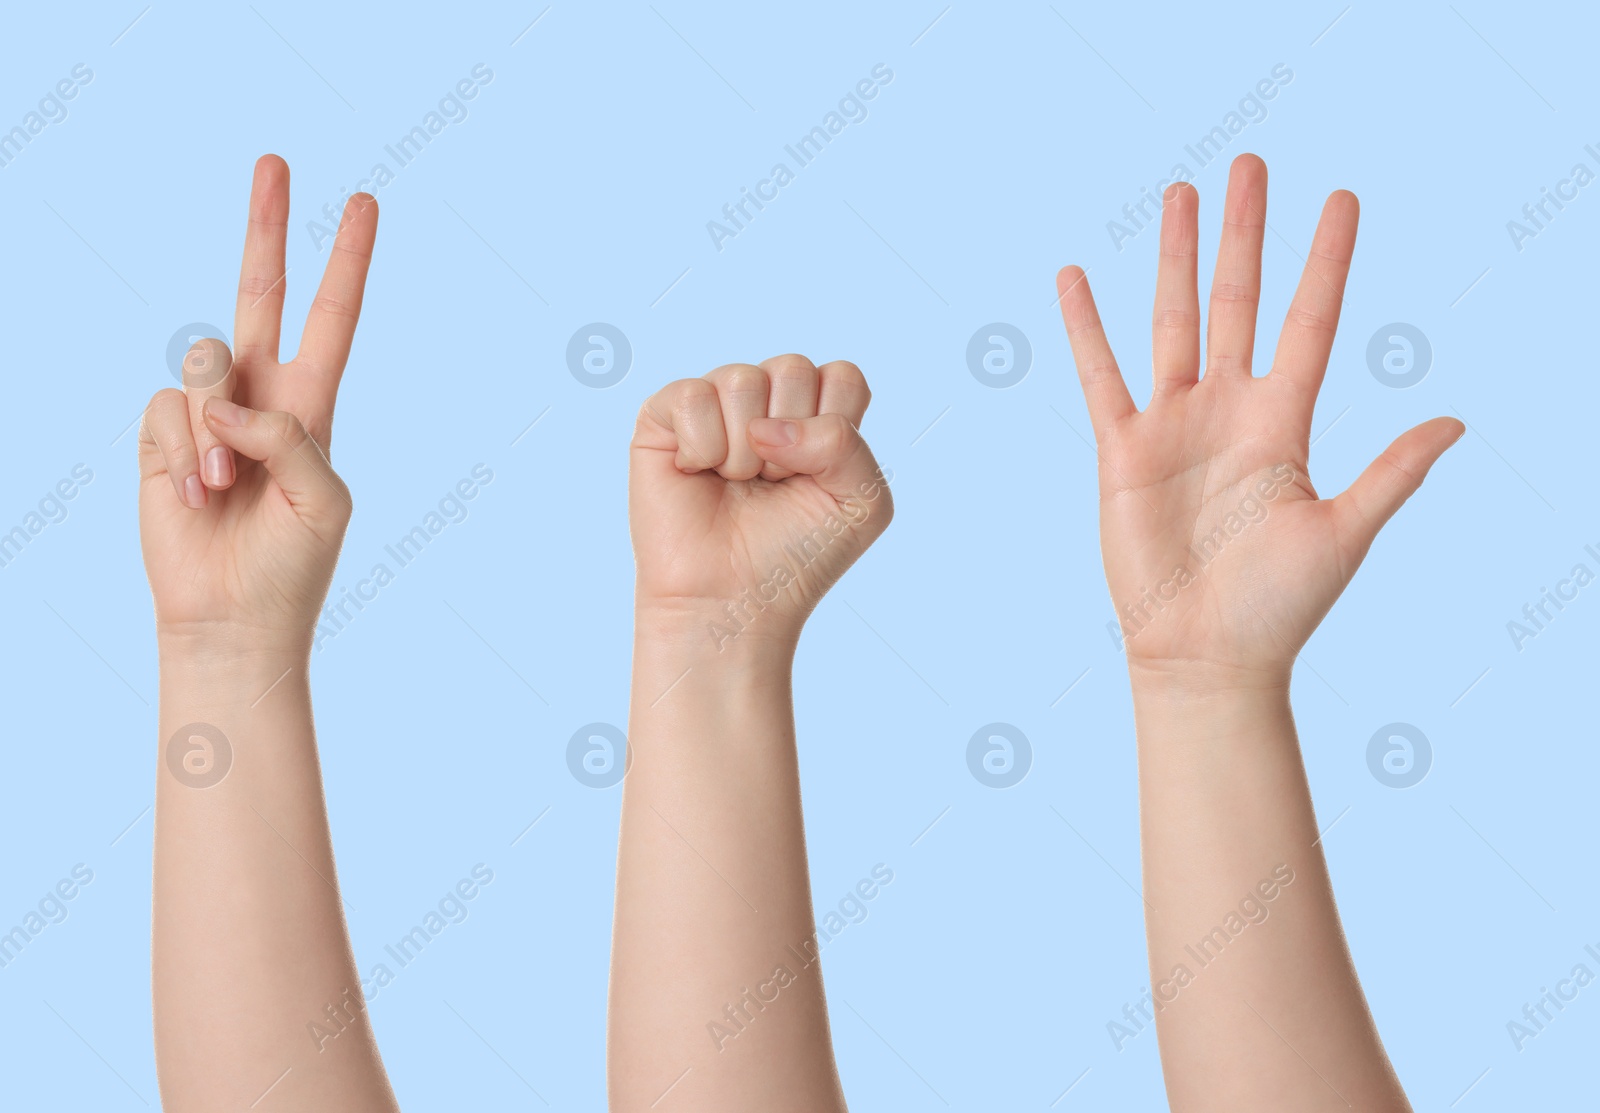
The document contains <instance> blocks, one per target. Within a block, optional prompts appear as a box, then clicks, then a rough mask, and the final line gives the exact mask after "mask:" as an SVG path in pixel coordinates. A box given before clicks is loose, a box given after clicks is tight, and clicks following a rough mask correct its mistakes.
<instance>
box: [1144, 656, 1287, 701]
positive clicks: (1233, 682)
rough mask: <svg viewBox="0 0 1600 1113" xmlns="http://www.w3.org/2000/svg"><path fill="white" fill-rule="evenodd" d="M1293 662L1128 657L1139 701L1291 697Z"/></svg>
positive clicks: (1276, 698) (1253, 699) (1236, 699)
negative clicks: (1236, 662) (1258, 663)
mask: <svg viewBox="0 0 1600 1113" xmlns="http://www.w3.org/2000/svg"><path fill="white" fill-rule="evenodd" d="M1292 666H1293V662H1292V661H1291V662H1288V663H1286V664H1283V665H1277V664H1272V665H1239V664H1234V663H1225V662H1218V661H1203V660H1195V659H1179V658H1140V657H1133V656H1130V657H1129V658H1128V680H1129V683H1130V685H1131V687H1132V689H1133V696H1134V700H1135V702H1141V703H1169V702H1170V703H1181V704H1187V705H1195V704H1215V703H1220V702H1235V701H1240V700H1247V701H1257V700H1262V699H1266V700H1278V699H1284V700H1287V698H1288V695H1289V682H1290V675H1291V671H1292Z"/></svg>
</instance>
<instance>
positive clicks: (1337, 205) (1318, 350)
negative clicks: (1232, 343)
mask: <svg viewBox="0 0 1600 1113" xmlns="http://www.w3.org/2000/svg"><path fill="white" fill-rule="evenodd" d="M1360 219H1361V205H1360V202H1358V201H1357V200H1356V195H1355V194H1353V193H1351V192H1350V191H1349V190H1347V189H1341V190H1338V191H1337V192H1335V193H1334V194H1333V195H1332V196H1330V197H1329V198H1328V203H1327V204H1326V205H1324V206H1323V207H1322V219H1321V220H1319V221H1318V222H1317V234H1316V235H1315V236H1314V237H1313V238H1312V240H1311V253H1310V254H1309V255H1308V256H1307V257H1306V266H1305V270H1304V271H1303V272H1301V275H1300V285H1299V287H1298V288H1297V289H1296V290H1295V292H1294V300H1293V301H1292V302H1290V303H1289V313H1288V316H1287V317H1286V318H1285V319H1284V322H1283V332H1282V333H1281V334H1280V335H1279V337H1278V351H1277V354H1276V355H1275V356H1274V357H1273V360H1272V373H1271V376H1270V377H1271V378H1275V379H1279V380H1281V381H1283V382H1285V383H1287V384H1289V386H1290V387H1291V388H1292V389H1293V390H1294V391H1295V393H1296V394H1297V395H1298V396H1299V405H1298V411H1299V412H1298V416H1299V418H1300V419H1301V423H1302V424H1303V425H1305V426H1306V427H1307V428H1308V429H1309V428H1310V425H1311V411H1312V409H1313V408H1314V407H1315V405H1316V401H1317V392H1318V391H1319V390H1321V389H1322V377H1323V375H1325V374H1326V373H1327V370H1328V356H1329V355H1330V354H1331V353H1332V351H1333V337H1334V333H1336V332H1337V331H1338V328H1339V310H1340V309H1341V308H1342V307H1343V305H1344V284H1345V279H1346V278H1347V277H1348V276H1349V274H1350V260H1351V257H1352V256H1354V254H1355V250H1356V225H1357V224H1358V223H1359V222H1360Z"/></svg>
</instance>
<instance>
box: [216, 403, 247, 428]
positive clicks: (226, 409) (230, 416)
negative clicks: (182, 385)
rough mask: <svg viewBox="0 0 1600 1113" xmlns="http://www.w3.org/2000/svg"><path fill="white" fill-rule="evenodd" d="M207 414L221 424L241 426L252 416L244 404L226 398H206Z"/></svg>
mask: <svg viewBox="0 0 1600 1113" xmlns="http://www.w3.org/2000/svg"><path fill="white" fill-rule="evenodd" d="M206 414H207V416H209V417H210V418H211V420H212V421H215V422H218V423H219V424H222V425H232V426H240V425H243V424H244V423H245V419H246V418H247V417H249V416H250V411H249V410H247V409H245V408H244V407H243V406H240V405H237V404H235V403H233V402H230V401H228V400H227V399H226V398H208V399H207V400H206Z"/></svg>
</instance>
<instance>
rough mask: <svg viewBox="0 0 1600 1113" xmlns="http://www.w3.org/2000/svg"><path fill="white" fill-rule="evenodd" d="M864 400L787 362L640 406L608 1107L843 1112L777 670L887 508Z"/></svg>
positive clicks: (789, 721)
mask: <svg viewBox="0 0 1600 1113" xmlns="http://www.w3.org/2000/svg"><path fill="white" fill-rule="evenodd" d="M867 397H868V395H867V390H866V384H865V382H864V381H863V380H862V379H861V373H860V372H859V371H858V370H856V368H855V367H853V366H851V365H849V364H842V363H839V364H828V365H826V366H824V367H822V368H820V369H819V368H816V367H814V366H812V365H811V363H810V361H808V360H805V359H803V358H802V357H799V356H784V357H779V358H778V359H775V360H768V361H767V362H766V363H765V364H762V365H761V367H752V366H747V365H733V366H730V367H724V368H719V369H718V370H717V371H715V372H712V374H711V375H709V376H707V378H706V379H704V380H684V381H681V382H678V383H674V384H672V385H671V386H669V387H667V388H666V389H664V390H662V391H661V392H660V393H658V394H657V395H656V396H655V397H654V398H652V399H651V400H650V401H649V402H647V403H646V404H645V407H644V410H643V412H641V414H640V417H639V424H638V428H637V431H636V433H635V437H634V443H633V454H632V476H631V479H630V500H631V516H632V525H633V536H634V549H635V554H636V558H637V561H638V567H639V577H638V593H637V605H636V630H635V647H634V676H633V711H632V720H631V729H630V736H631V742H630V745H631V747H632V758H633V764H632V768H631V770H630V771H629V772H628V774H627V779H626V780H625V782H624V785H625V789H624V796H623V815H622V834H621V846H620V852H619V861H618V871H617V905H616V924H615V931H614V935H613V942H612V965H611V1010H610V1044H609V1047H608V1062H609V1068H610V1087H611V1102H612V1108H613V1109H615V1110H618V1111H619V1113H621V1111H629V1113H631V1111H633V1110H650V1109H657V1110H663V1111H667V1113H670V1111H671V1110H673V1109H679V1110H689V1109H692V1110H696V1111H722V1110H727V1111H735V1110H744V1109H752V1108H760V1109H764V1110H772V1111H775V1113H777V1111H784V1110H793V1111H795V1113H801V1111H805V1113H819V1111H824V1110H837V1111H842V1110H843V1109H844V1108H845V1105H844V1097H843V1094H842V1093H841V1091H840V1088H839V1081H838V1075H837V1071H836V1068H835V1066H834V1059H833V1046H832V1041H831V1039H830V1037H829V1032H828V1013H827V1003H826V1000H825V997H824V994H823V984H822V969H821V966H820V964H819V962H818V958H817V945H816V924H815V920H814V918H813V914H812V908H811V893H810V883H809V878H808V874H807V869H806V854H805V832H804V829H803V826H802V817H801V808H800V780H799V770H798V764H797V757H796V752H795V734H794V708H793V701H792V697H791V694H790V669H791V666H792V663H793V658H794V650H795V645H796V643H797V641H798V639H799V635H800V628H801V626H802V624H803V623H804V621H805V617H806V615H807V614H808V613H809V612H810V610H811V608H812V607H814V606H815V605H816V603H817V601H818V600H819V599H820V598H821V597H822V595H823V593H824V592H826V591H827V589H828V587H830V586H831V585H832V584H833V582H834V581H835V580H836V579H837V578H838V577H839V576H840V575H842V574H843V572H844V570H845V569H846V568H847V567H848V566H849V565H850V563H852V562H853V561H854V560H855V559H856V557H858V556H859V555H860V554H861V552H862V551H864V550H865V549H866V547H867V546H868V545H869V544H871V542H872V541H873V539H875V538H876V537H877V535H878V534H879V533H881V532H882V530H883V528H884V527H885V526H886V525H887V524H888V520H889V516H890V514H891V513H892V511H891V507H890V499H889V494H888V489H887V486H886V485H885V484H884V483H883V482H882V476H881V474H880V473H879V472H878V469H877V465H876V463H875V462H874V461H873V459H872V455H871V453H870V451H868V450H867V447H866V445H865V444H864V443H863V442H862V440H861V437H860V434H859V433H857V432H856V429H855V424H856V423H857V422H859V421H860V420H861V414H862V412H863V411H864V410H865V409H866V404H867ZM819 414H820V415H823V416H817V415H819ZM780 418H781V419H794V420H792V421H783V420H775V419H780Z"/></svg>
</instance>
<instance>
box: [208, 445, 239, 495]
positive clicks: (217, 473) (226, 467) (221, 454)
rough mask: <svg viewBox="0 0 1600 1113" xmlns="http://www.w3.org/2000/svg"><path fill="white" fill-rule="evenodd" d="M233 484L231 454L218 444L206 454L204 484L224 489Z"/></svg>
mask: <svg viewBox="0 0 1600 1113" xmlns="http://www.w3.org/2000/svg"><path fill="white" fill-rule="evenodd" d="M232 482H233V454H232V453H231V452H229V451H228V450H227V449H226V448H223V447H222V446H221V445H220V444H219V445H217V446H216V447H215V448H213V449H212V450H211V451H210V452H207V453H206V483H207V485H208V486H211V487H219V488H220V487H226V486H228V484H230V483H232Z"/></svg>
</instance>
